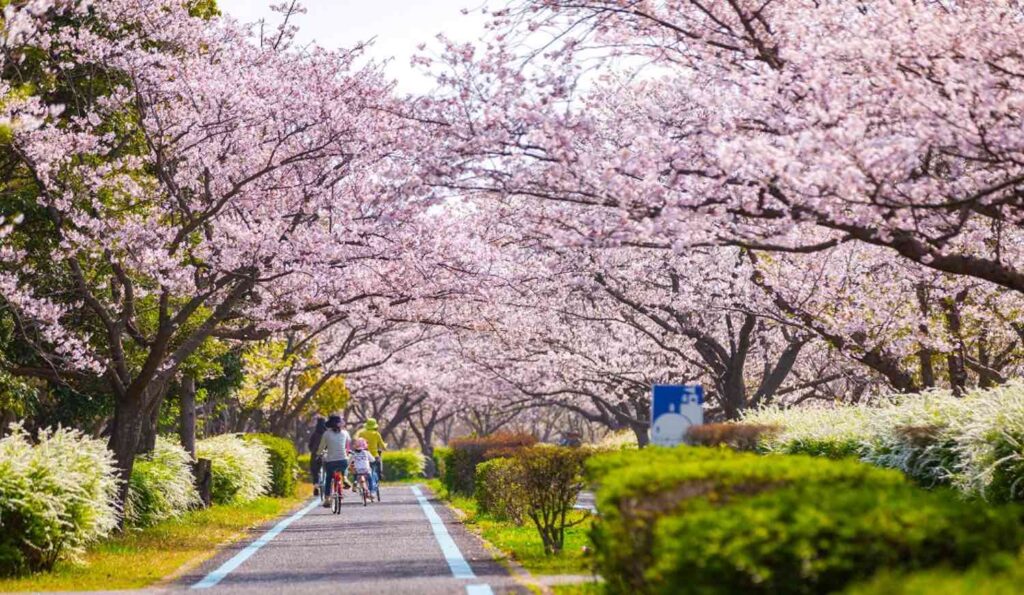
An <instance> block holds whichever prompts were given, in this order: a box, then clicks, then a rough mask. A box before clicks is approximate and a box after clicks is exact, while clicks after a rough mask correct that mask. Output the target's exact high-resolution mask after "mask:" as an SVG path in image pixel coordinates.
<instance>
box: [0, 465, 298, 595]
mask: <svg viewBox="0 0 1024 595" xmlns="http://www.w3.org/2000/svg"><path fill="white" fill-rule="evenodd" d="M311 494H312V488H311V486H309V485H308V484H301V485H300V486H299V488H298V492H297V495H296V496H295V497H292V498H260V499H258V500H255V501H253V502H248V503H246V504H235V505H230V506H214V507H213V508H209V509H207V510H199V511H195V512H191V513H189V514H186V515H185V516H183V517H182V518H180V519H175V520H172V521H166V522H163V523H160V524H158V525H155V526H153V527H149V528H147V529H143V530H140V531H132V532H130V533H127V534H124V535H119V536H116V537H112V538H110V539H107V540H104V541H101V542H98V543H96V544H95V545H93V546H92V547H90V548H89V550H88V551H87V552H86V553H85V555H84V556H83V558H82V560H81V561H80V562H77V563H76V562H59V563H58V564H57V566H56V567H55V568H54V569H53V571H52V572H43V573H38V574H33V575H29V576H26V577H20V578H11V579H0V592H7V591H96V590H114V589H137V588H141V587H145V586H148V585H152V584H153V583H156V582H157V581H159V580H160V579H163V578H164V577H166V576H168V575H171V574H173V573H175V571H177V570H179V569H180V568H182V567H183V566H186V565H188V567H191V566H193V565H195V564H198V563H199V562H202V561H203V560H206V559H207V558H209V557H210V556H212V555H213V554H214V553H216V551H217V548H218V546H221V545H223V544H226V543H230V542H232V541H234V540H236V539H238V538H240V537H242V536H243V535H244V534H245V531H246V530H248V529H250V528H252V527H254V526H257V525H260V524H262V523H264V522H266V521H268V520H270V519H273V518H275V517H277V516H280V515H281V514H282V513H284V512H287V511H288V510H290V509H291V508H294V507H295V506H296V505H297V504H299V503H300V502H302V501H304V500H306V499H308V498H309V496H310V495H311Z"/></svg>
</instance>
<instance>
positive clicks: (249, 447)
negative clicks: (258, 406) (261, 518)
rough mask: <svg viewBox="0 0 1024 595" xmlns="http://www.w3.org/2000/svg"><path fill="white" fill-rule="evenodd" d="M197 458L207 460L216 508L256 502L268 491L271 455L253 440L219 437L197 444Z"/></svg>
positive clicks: (233, 436) (224, 435)
mask: <svg viewBox="0 0 1024 595" xmlns="http://www.w3.org/2000/svg"><path fill="white" fill-rule="evenodd" d="M196 456H197V457H199V458H201V459H210V470H211V474H212V476H213V479H212V489H211V491H212V496H213V501H214V502H216V503H218V504H227V503H231V502H248V501H250V500H255V499H256V498H259V497H260V496H262V495H264V494H266V493H267V492H268V490H269V489H270V484H271V480H272V476H271V471H270V453H268V452H267V449H266V447H264V446H263V445H262V444H260V443H259V442H258V441H256V440H244V439H242V437H241V436H237V435H235V434H221V435H220V436H214V437H212V438H207V439H205V440H200V441H199V442H197V443H196Z"/></svg>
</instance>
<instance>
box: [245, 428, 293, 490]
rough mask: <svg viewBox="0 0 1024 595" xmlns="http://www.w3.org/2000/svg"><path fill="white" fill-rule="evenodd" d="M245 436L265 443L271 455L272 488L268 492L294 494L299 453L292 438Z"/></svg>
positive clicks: (261, 435)
mask: <svg viewBox="0 0 1024 595" xmlns="http://www.w3.org/2000/svg"><path fill="white" fill-rule="evenodd" d="M245 438H246V440H250V441H256V442H258V443H260V444H261V445H263V448H265V449H266V450H267V454H268V455H269V456H270V488H269V490H268V491H267V493H268V494H270V495H271V496H277V497H279V498H285V497H288V496H291V495H292V494H294V493H295V479H296V476H297V475H298V471H297V469H298V465H299V462H298V458H299V453H298V452H297V451H296V450H295V445H294V444H292V442H291V440H285V439H284V438H280V437H278V436H273V435H271V434H246V436H245Z"/></svg>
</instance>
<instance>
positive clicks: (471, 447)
mask: <svg viewBox="0 0 1024 595" xmlns="http://www.w3.org/2000/svg"><path fill="white" fill-rule="evenodd" d="M536 443H537V439H536V438H534V437H533V436H531V435H529V434H515V433H497V434H491V435H489V436H470V437H466V438H456V439H455V440H452V441H451V442H450V443H449V444H448V448H447V449H444V450H442V449H436V450H435V456H438V453H440V456H441V457H442V460H440V461H438V468H439V472H440V476H441V482H442V483H443V484H444V487H445V488H446V489H447V490H448V491H449V492H450V493H455V494H464V495H466V496H472V495H473V488H474V485H475V481H476V467H477V465H479V464H480V463H482V462H484V461H486V460H488V459H491V458H495V457H500V456H505V455H508V454H511V453H512V452H514V451H515V450H517V449H521V448H527V447H530V446H533V445H534V444H536ZM442 469H443V471H441V470H442Z"/></svg>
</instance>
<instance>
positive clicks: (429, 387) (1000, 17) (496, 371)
mask: <svg viewBox="0 0 1024 595" xmlns="http://www.w3.org/2000/svg"><path fill="white" fill-rule="evenodd" d="M278 10H279V12H280V19H279V21H280V22H279V24H277V25H276V26H275V25H271V24H267V23H264V24H262V25H261V26H258V27H257V26H252V25H244V24H240V23H237V22H234V21H232V20H231V19H230V18H227V17H223V16H220V15H218V14H217V10H216V6H215V5H213V4H212V3H209V2H195V1H192V2H186V1H183V0H160V2H159V8H158V9H157V8H155V7H154V5H153V3H152V2H143V1H142V0H97V1H94V2H91V3H89V4H88V6H86V5H84V4H81V3H78V2H74V1H66V2H57V3H54V2H42V1H38V2H22V3H15V4H12V5H11V6H10V7H8V9H7V12H6V13H5V25H4V35H5V43H4V51H3V58H2V59H3V65H2V72H3V81H4V85H5V86H4V88H3V89H2V91H3V102H2V111H3V114H2V116H3V121H4V122H5V123H6V124H5V125H4V128H3V131H4V138H3V139H2V140H3V144H2V147H0V149H2V150H0V163H2V166H3V176H2V180H0V192H2V194H3V198H2V201H0V209H2V212H0V215H2V216H4V217H5V220H6V221H8V222H9V223H11V222H13V224H9V225H8V226H7V227H5V228H4V232H5V236H4V238H3V252H2V254H0V256H2V258H0V296H2V299H3V306H4V308H3V310H2V315H0V318H2V319H0V328H2V329H3V333H0V337H2V341H3V344H2V354H3V360H2V362H0V364H2V365H0V369H2V376H0V385H2V387H3V391H2V392H3V396H2V398H3V401H0V410H3V411H4V412H5V415H6V416H7V417H8V418H25V417H32V418H34V419H35V421H36V423H38V424H39V425H44V424H46V423H49V422H52V421H54V420H55V419H56V420H58V421H59V419H58V418H59V416H60V415H65V416H68V415H70V416H71V417H72V419H67V418H65V419H64V421H65V422H67V421H72V422H75V421H76V417H77V424H76V425H83V424H84V422H83V421H82V420H83V419H84V418H86V417H88V419H89V420H94V421H90V422H89V425H90V426H91V427H90V428H89V429H90V430H92V431H94V432H96V433H100V434H103V435H106V436H108V437H109V440H110V445H111V448H112V450H113V451H114V452H115V454H116V457H117V461H118V465H119V468H120V469H121V471H122V473H123V474H124V476H125V477H127V474H129V473H130V472H131V468H132V464H133V460H134V457H135V455H136V454H137V453H139V452H144V451H146V450H147V449H148V448H151V446H152V441H153V439H154V437H155V436H156V434H157V433H158V432H159V431H160V430H161V427H163V428H164V429H166V427H167V426H168V424H170V423H175V424H177V423H179V422H180V423H181V430H182V435H183V439H184V440H185V442H186V444H188V442H189V440H190V439H194V432H195V430H194V425H195V422H194V420H195V419H196V417H197V415H198V417H199V418H200V420H201V422H203V423H201V424H200V426H201V427H200V431H203V429H204V428H203V427H202V426H204V425H205V426H206V427H205V429H206V430H207V431H220V430H240V429H253V428H259V429H265V430H269V431H273V432H275V433H279V434H282V435H291V434H293V433H294V434H295V435H296V437H299V436H298V434H299V433H301V432H300V431H299V430H300V429H301V428H302V427H303V425H304V424H305V423H306V422H307V421H308V416H309V415H310V414H312V413H313V412H316V411H321V412H328V411H331V410H341V409H345V410H346V411H347V415H348V416H349V417H350V420H351V421H359V420H361V419H363V418H365V417H370V416H374V417H377V418H379V419H381V421H382V425H383V429H384V432H385V434H386V435H387V436H389V437H390V438H392V439H393V440H396V441H400V442H409V443H412V442H413V441H415V442H416V443H418V444H419V445H420V446H421V448H422V449H423V450H424V451H428V452H429V450H430V449H431V448H432V445H433V444H435V443H436V442H437V441H439V440H443V439H445V438H447V437H448V436H450V435H451V434H452V433H453V432H462V431H476V432H479V433H489V432H493V431H495V430H497V429H500V428H503V427H512V428H521V427H530V428H542V429H544V431H545V432H547V433H550V434H552V437H554V435H555V434H557V430H554V428H565V429H570V428H571V429H577V428H578V429H581V430H585V431H587V432H591V433H593V432H594V431H595V429H596V428H604V429H608V430H623V429H625V430H631V431H633V432H634V433H635V434H636V436H637V438H638V440H640V441H641V442H644V441H645V440H646V427H647V424H648V421H649V420H648V416H649V406H650V403H649V400H648V394H649V389H650V385H651V384H652V383H655V382H702V383H704V384H705V386H706V387H707V388H708V396H709V403H708V407H709V410H708V415H709V416H711V417H714V418H721V419H734V418H736V417H738V416H740V415H741V414H742V412H743V411H744V410H747V409H749V408H751V407H757V406H760V405H763V404H767V403H771V402H779V401H782V402H787V403H799V402H802V401H807V400H844V401H855V400H859V399H865V398H869V397H870V396H872V395H874V394H877V393H878V392H885V391H915V390H921V389H926V388H930V387H939V386H942V387H949V388H951V389H952V390H954V391H957V392H963V391H965V390H967V389H968V388H969V387H972V386H990V385H994V384H998V383H1001V382H1005V381H1006V379H1008V378H1009V377H1011V376H1014V375H1018V374H1019V373H1020V367H1021V358H1022V356H1024V348H1022V341H1024V326H1022V325H1021V323H1020V322H1019V312H1020V308H1021V305H1022V304H1021V299H1020V298H1021V291H1022V290H1024V281H1021V279H1024V277H1021V273H1020V271H1019V268H1020V266H1021V265H1020V262H1019V261H1020V260H1021V254H1020V246H1021V245H1022V237H1021V231H1020V219H1019V217H1020V216H1021V211H1020V207H1021V205H1020V201H1021V198H1022V186H1021V184H1022V182H1024V177H1021V172H1022V169H1021V167H1022V166H1021V163H1022V157H1021V149H1022V148H1024V147H1022V144H1024V133H1022V132H1021V130H1022V128H1021V125H1020V124H1021V122H1020V118H1021V114H1022V111H1021V105H1022V103H1021V99H1022V98H1024V92H1022V90H1021V84H1022V82H1021V75H1020V73H1021V72H1024V68H1021V66H1022V64H1021V61H1022V57H1021V56H1020V55H1019V52H1018V49H1017V43H1016V40H1017V39H1018V38H1019V35H1018V33H1020V32H1021V28H1022V26H1024V21H1022V16H1024V15H1022V13H1021V10H1020V8H1019V7H1018V5H1017V3H1015V2H997V3H976V2H957V1H951V2H939V3H926V2H914V1H912V0H878V1H877V2H861V3H852V4H851V3H845V2H812V1H811V0H777V1H774V2H764V1H763V0H758V1H753V0H750V1H748V0H730V1H728V2H710V3H709V2H695V1H694V2H691V1H688V0H679V1H664V2H636V1H621V0H599V1H578V0H574V1H572V2H561V1H552V0H545V1H539V0H537V1H517V2H514V3H512V4H511V5H508V6H503V7H502V8H501V9H500V10H497V11H495V12H493V21H492V24H491V26H490V27H489V32H488V37H487V38H486V39H485V40H484V41H483V42H482V43H480V44H477V45H476V46H462V45H457V44H454V43H450V42H444V43H443V44H442V46H441V47H440V48H438V51H439V53H438V54H437V55H436V56H433V57H428V56H422V57H418V58H417V59H416V60H417V62H419V63H421V64H423V65H424V68H427V69H432V70H433V71H434V72H435V74H436V77H437V81H438V88H437V90H436V91H435V92H434V93H432V94H429V95H426V96H421V97H398V96H396V95H395V94H394V93H393V92H392V88H391V85H390V83H389V82H388V81H387V80H386V79H385V77H384V76H383V75H382V74H381V71H380V69H379V68H378V67H377V66H376V65H375V64H374V63H373V62H372V61H368V60H366V59H365V57H364V56H363V55H362V48H360V47H357V48H353V49H351V50H338V51H328V50H324V49H321V48H317V47H315V46H302V47H298V46H296V45H295V44H294V41H293V40H294V34H295V29H294V27H293V26H292V25H291V22H292V18H293V16H294V15H295V14H296V13H297V12H298V11H301V7H299V6H298V5H297V4H296V3H294V2H286V3H284V4H283V5H281V6H280V7H279V8H278ZM197 408H198V413H197ZM76 411H82V412H84V413H85V412H87V413H88V415H87V416H85V415H83V416H76V414H75V413H74V412H76ZM170 418H174V419H173V420H171V419H170ZM178 418H180V420H179V419H178ZM204 420H205V421H204ZM190 432H191V437H190Z"/></svg>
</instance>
